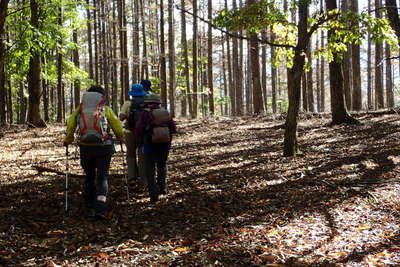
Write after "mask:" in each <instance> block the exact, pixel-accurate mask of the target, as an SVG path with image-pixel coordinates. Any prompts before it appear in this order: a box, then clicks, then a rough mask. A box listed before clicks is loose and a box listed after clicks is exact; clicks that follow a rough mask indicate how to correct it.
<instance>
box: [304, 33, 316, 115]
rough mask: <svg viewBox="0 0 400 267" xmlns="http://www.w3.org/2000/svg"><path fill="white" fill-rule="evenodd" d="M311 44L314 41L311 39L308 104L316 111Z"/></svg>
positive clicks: (311, 110)
mask: <svg viewBox="0 0 400 267" xmlns="http://www.w3.org/2000/svg"><path fill="white" fill-rule="evenodd" d="M311 45H312V42H311V40H310V44H309V47H308V49H307V58H308V60H309V62H310V69H309V70H308V72H307V74H306V75H307V104H308V111H309V112H315V108H314V91H313V77H312V76H313V68H312V57H311V48H312V47H311Z"/></svg>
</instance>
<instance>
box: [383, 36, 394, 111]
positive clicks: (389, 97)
mask: <svg viewBox="0 0 400 267" xmlns="http://www.w3.org/2000/svg"><path fill="white" fill-rule="evenodd" d="M390 57H391V53H390V44H388V43H386V45H385V58H390ZM385 76H386V103H387V107H389V108H391V107H393V106H394V94H393V78H392V62H391V61H390V59H387V60H386V74H385Z"/></svg>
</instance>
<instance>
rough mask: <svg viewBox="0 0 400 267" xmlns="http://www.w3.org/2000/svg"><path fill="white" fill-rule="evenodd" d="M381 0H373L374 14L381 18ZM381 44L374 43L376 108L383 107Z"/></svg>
mask: <svg viewBox="0 0 400 267" xmlns="http://www.w3.org/2000/svg"><path fill="white" fill-rule="evenodd" d="M381 3H382V0H375V16H376V17H377V18H382V11H381V9H380V7H381V6H382V4H381ZM382 59H383V45H382V43H378V42H376V43H375V102H376V108H377V109H381V108H384V106H385V103H384V97H383V64H381V62H382Z"/></svg>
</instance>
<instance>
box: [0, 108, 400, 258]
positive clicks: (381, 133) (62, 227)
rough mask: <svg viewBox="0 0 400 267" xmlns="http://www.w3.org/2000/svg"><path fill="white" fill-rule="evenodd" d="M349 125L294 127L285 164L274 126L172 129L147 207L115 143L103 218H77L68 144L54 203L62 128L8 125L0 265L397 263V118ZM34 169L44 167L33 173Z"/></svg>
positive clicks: (227, 123) (195, 124)
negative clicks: (161, 181)
mask: <svg viewBox="0 0 400 267" xmlns="http://www.w3.org/2000/svg"><path fill="white" fill-rule="evenodd" d="M361 121H362V124H361V125H359V126H352V125H351V126H349V125H339V126H334V127H329V126H328V124H329V120H328V119H326V118H311V119H303V120H301V121H300V122H299V144H300V148H301V150H302V152H303V154H302V156H300V157H296V158H284V157H282V144H283V133H284V130H283V128H282V127H281V125H282V124H283V121H280V120H273V119H271V118H268V117H247V118H240V119H220V120H203V121H200V120H197V121H194V120H182V121H178V123H179V125H178V128H179V133H178V135H177V137H176V138H175V139H174V144H173V150H172V151H171V154H170V158H169V166H168V171H169V174H168V192H167V195H165V196H162V198H161V200H160V202H159V203H157V204H155V205H153V204H150V203H149V200H148V194H147V192H146V190H145V189H144V188H143V187H142V186H141V185H139V184H134V183H130V186H129V190H130V195H131V199H130V200H127V198H126V188H125V181H124V178H123V177H124V170H123V160H124V156H123V154H122V153H121V151H120V148H119V146H116V148H117V152H116V154H115V155H114V157H113V159H112V163H111V169H110V174H111V177H110V190H109V192H110V193H109V204H110V207H111V211H110V212H109V213H108V220H107V221H105V222H95V221H92V220H90V219H88V218H87V217H86V215H85V213H84V211H83V210H84V209H83V203H82V199H83V197H82V184H83V179H82V178H81V176H79V175H83V172H82V170H81V168H80V166H79V150H78V149H77V148H76V147H73V148H72V149H70V159H69V173H70V174H75V175H76V176H74V178H72V177H71V178H70V187H71V188H70V191H69V202H70V207H71V210H70V212H69V214H68V216H66V215H65V214H64V212H63V208H64V195H63V187H64V179H65V176H64V175H61V174H60V173H62V172H64V173H65V172H66V169H65V166H66V165H65V163H66V162H65V160H66V158H65V150H64V148H63V147H62V146H61V143H62V138H63V134H64V130H65V129H64V127H63V126H61V125H53V126H50V127H49V128H48V129H31V130H26V129H23V128H18V127H11V128H8V129H5V130H3V132H2V133H3V134H4V136H3V137H2V138H1V139H0V151H1V159H0V166H1V169H0V187H1V192H2V193H1V194H0V200H1V201H0V216H1V218H2V220H1V221H0V265H4V266H94V265H97V266H397V265H400V237H399V234H400V224H399V220H400V216H399V215H400V200H399V197H398V196H399V193H400V185H399V184H400V181H399V173H400V169H399V167H398V166H397V165H398V162H399V158H400V139H399V138H398V136H399V134H398V133H399V125H400V124H399V120H398V118H397V116H396V115H385V116H379V117H377V116H375V117H364V118H362V119H361ZM35 166H43V167H46V168H48V169H50V170H56V171H58V173H53V172H49V171H41V172H38V170H37V168H35Z"/></svg>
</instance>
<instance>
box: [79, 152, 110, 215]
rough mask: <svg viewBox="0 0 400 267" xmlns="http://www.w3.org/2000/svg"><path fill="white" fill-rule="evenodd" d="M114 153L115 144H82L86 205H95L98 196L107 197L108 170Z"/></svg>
mask: <svg viewBox="0 0 400 267" xmlns="http://www.w3.org/2000/svg"><path fill="white" fill-rule="evenodd" d="M113 153H114V146H113V145H106V146H80V160H81V166H82V168H83V170H84V171H85V174H86V178H85V184H84V199H85V205H86V207H93V206H94V204H95V201H96V197H97V196H104V199H105V198H106V197H107V193H108V170H109V168H110V162H111V157H112V155H113ZM104 202H105V201H104Z"/></svg>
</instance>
